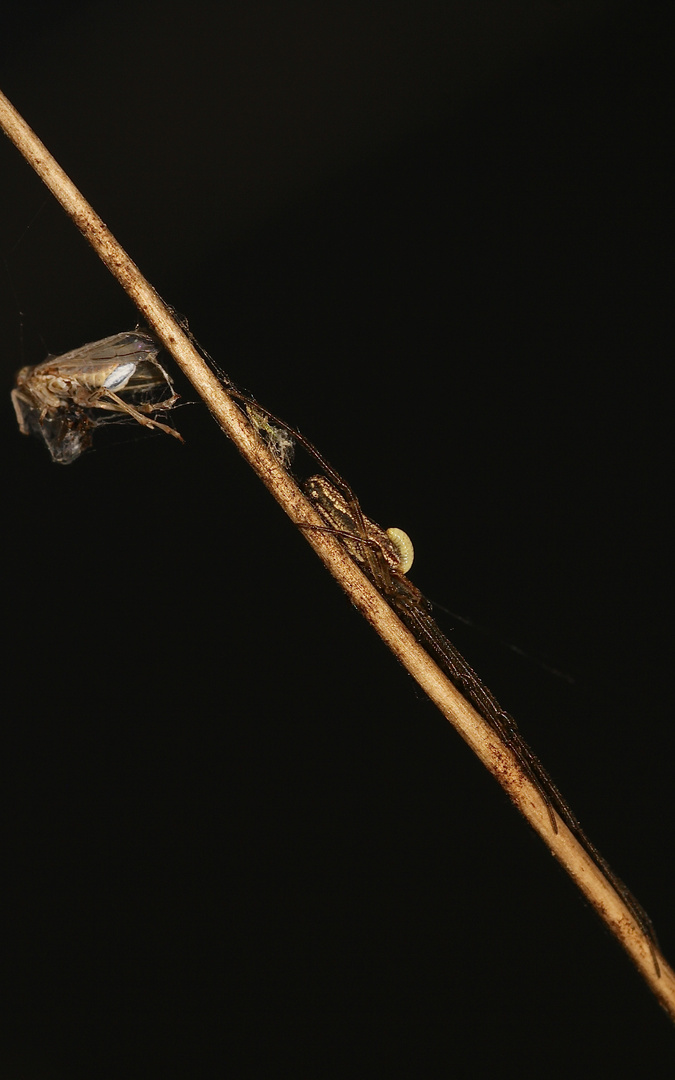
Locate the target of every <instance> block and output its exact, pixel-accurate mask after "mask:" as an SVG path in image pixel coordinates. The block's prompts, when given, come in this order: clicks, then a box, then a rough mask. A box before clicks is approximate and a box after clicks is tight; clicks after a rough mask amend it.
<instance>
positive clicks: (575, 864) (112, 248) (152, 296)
mask: <svg viewBox="0 0 675 1080" xmlns="http://www.w3.org/2000/svg"><path fill="white" fill-rule="evenodd" d="M0 124H2V127H3V129H4V131H5V132H6V134H7V135H8V136H9V138H10V139H11V140H12V141H13V142H14V144H15V145H16V146H17V147H18V149H19V150H20V151H21V153H22V154H23V155H24V157H25V158H26V160H27V161H28V162H29V163H30V164H31V165H32V166H33V168H34V169H35V171H36V172H37V173H38V175H39V176H40V177H41V178H42V180H43V181H44V183H45V184H46V185H47V187H48V188H49V189H50V191H51V192H52V193H53V194H54V196H55V197H56V198H57V199H58V201H59V202H60V203H61V205H62V206H63V208H64V209H65V210H66V212H67V213H68V214H69V215H70V217H71V218H72V219H73V221H74V222H75V224H76V225H77V227H78V228H79V229H80V231H81V232H82V233H83V234H84V236H85V237H86V239H87V240H88V241H89V243H90V244H91V245H92V247H93V248H94V250H95V251H96V252H97V254H98V255H99V256H100V258H101V259H102V260H103V262H104V263H105V265H106V266H107V267H108V269H109V270H110V271H111V273H112V274H114V276H115V277H116V278H117V280H118V281H119V282H120V284H121V285H122V287H123V288H124V289H125V291H126V292H127V293H128V295H129V296H130V297H131V299H132V300H133V302H134V303H135V304H136V306H137V307H138V309H139V311H140V312H141V313H142V315H143V317H144V319H145V320H146V321H147V323H148V325H149V326H151V327H152V329H153V331H154V332H155V334H156V335H157V337H158V338H159V339H160V340H161V342H162V344H163V345H164V347H165V348H166V349H167V351H168V352H169V353H171V355H172V356H173V357H174V359H175V361H176V363H177V364H178V365H179V367H180V368H181V369H182V371H183V372H184V373H185V375H186V376H187V377H188V379H189V380H190V382H191V383H192V385H193V386H194V387H195V389H196V390H197V392H198V393H199V394H200V396H201V397H202V398H203V399H204V401H205V402H206V404H207V405H208V407H209V409H210V410H211V412H212V413H213V415H214V416H215V418H216V419H217V421H218V423H219V424H220V426H221V428H222V429H223V431H224V432H225V433H226V434H227V435H228V436H229V437H230V438H231V439H232V441H233V442H234V443H235V445H236V446H237V449H238V450H239V451H240V453H241V454H242V455H243V456H244V457H245V458H246V460H247V461H248V463H249V464H250V465H251V467H252V468H253V469H254V470H255V472H256V473H257V474H258V476H259V477H260V479H261V480H262V481H263V483H264V484H265V485H266V487H267V488H268V489H269V490H270V491H271V493H272V494H273V496H274V498H275V499H276V500H277V502H278V503H279V504H280V505H281V506H282V507H283V509H284V510H285V511H286V513H287V514H288V516H289V517H290V518H291V520H292V521H294V522H295V523H296V524H297V525H299V526H300V527H302V526H303V525H314V526H317V525H319V526H321V525H323V522H322V520H321V518H319V517H318V515H317V513H316V511H315V510H314V508H313V507H312V505H311V504H310V503H309V502H308V501H307V499H306V498H305V496H304V495H303V493H302V491H301V490H300V489H299V488H298V487H297V485H296V484H295V483H294V482H293V480H292V479H291V478H290V477H289V476H288V475H287V473H286V472H285V471H284V470H283V469H282V468H281V466H280V465H279V463H278V462H277V461H276V459H275V458H274V457H273V456H272V454H271V453H270V452H269V450H268V449H267V447H266V446H265V445H264V443H263V442H262V441H261V439H260V438H259V437H258V435H257V434H256V432H255V431H254V430H253V428H252V427H251V425H250V424H249V423H248V421H247V420H246V418H245V417H244V415H243V414H242V412H241V410H240V409H239V408H237V406H236V405H235V403H234V402H233V400H232V399H231V398H230V397H229V396H228V394H227V392H226V391H225V389H224V388H223V386H222V385H221V383H220V382H219V381H218V379H216V378H215V376H214V375H213V373H212V372H211V371H210V369H209V368H208V366H207V365H206V364H205V362H204V360H203V359H202V357H201V356H200V355H199V353H198V352H197V351H196V349H195V348H194V346H193V345H192V343H191V342H190V341H189V339H188V338H187V337H186V335H185V333H184V332H183V330H182V329H181V327H180V326H179V325H178V323H177V322H176V320H175V318H174V317H173V315H172V313H171V312H170V311H169V310H168V308H167V307H166V305H165V304H164V302H163V301H162V299H161V298H160V296H159V295H158V294H157V293H156V292H155V290H154V289H153V288H152V286H151V285H150V284H149V282H148V281H146V279H145V278H144V277H143V275H142V274H141V272H140V270H139V269H138V267H137V266H136V265H135V264H134V263H133V262H132V260H131V259H130V258H129V256H128V255H127V254H126V252H125V251H124V250H123V249H122V248H121V247H120V245H119V244H118V243H117V241H116V240H115V238H114V237H113V235H112V234H111V232H110V231H109V229H108V228H107V227H106V225H105V224H104V223H103V221H101V219H100V217H99V216H98V215H97V214H96V213H95V212H94V210H93V209H92V207H91V206H90V205H89V203H87V201H86V200H85V199H84V198H83V196H82V195H81V194H80V192H79V191H78V190H77V188H76V187H75V185H74V184H73V183H72V181H71V180H70V179H69V178H68V176H67V175H66V173H65V172H64V171H63V169H61V168H60V166H59V165H58V164H57V162H56V161H55V160H54V158H53V157H52V156H51V154H50V153H49V152H48V151H47V149H46V147H45V146H43V144H42V143H41V142H40V140H39V139H38V138H37V136H36V135H35V134H34V132H33V131H32V130H31V129H30V128H29V127H28V125H27V124H26V123H25V121H24V120H23V119H22V117H21V116H20V115H19V114H18V113H17V112H16V110H15V109H14V108H13V106H12V105H11V104H10V102H9V101H8V100H7V99H6V98H5V97H4V95H2V93H0ZM303 535H304V536H305V538H306V540H307V541H308V543H310V544H311V546H312V547H313V548H314V550H315V551H316V552H317V554H318V555H319V557H320V558H321V559H322V560H323V562H324V563H325V564H326V566H327V567H328V569H329V570H330V572H331V573H332V574H333V576H334V577H335V578H336V580H337V581H338V582H339V584H340V585H341V586H342V588H343V589H344V591H345V592H346V593H347V595H348V596H349V598H350V599H351V601H352V602H353V603H354V605H355V606H356V607H357V608H358V609H359V610H360V611H361V613H362V614H363V615H364V617H365V618H366V619H367V620H368V622H369V623H370V624H371V626H373V627H374V629H375V630H376V631H377V633H378V634H379V635H380V637H381V638H382V639H383V641H385V642H386V644H387V645H388V646H389V648H390V649H391V650H392V652H393V653H394V655H395V656H396V657H397V658H398V659H399V660H400V661H401V663H402V664H403V665H404V667H405V668H407V670H408V671H409V672H410V674H411V675H412V676H413V678H414V679H416V680H417V682H418V683H419V685H420V686H421V687H422V689H423V690H424V691H425V692H426V693H427V694H428V696H429V697H430V698H431V700H432V701H433V702H434V703H435V704H436V705H437V706H438V708H439V709H440V710H441V712H442V713H443V715H444V716H445V717H447V719H448V720H449V721H450V722H451V723H452V724H453V725H454V727H455V728H456V729H457V731H458V732H459V734H460V735H461V736H462V738H463V739H464V740H465V741H466V742H467V743H468V744H469V746H470V747H471V748H472V749H473V750H474V752H475V753H476V754H477V755H478V757H479V758H480V759H481V761H482V762H483V764H484V765H485V766H486V768H487V769H489V771H490V772H491V773H492V774H493V776H494V777H495V778H496V779H497V780H498V781H499V783H500V784H501V785H502V787H503V788H504V789H505V790H506V792H507V794H508V795H509V797H510V799H511V800H512V801H513V802H514V803H515V805H516V806H517V807H518V809H519V810H520V811H521V813H522V814H523V815H524V816H525V817H526V818H527V820H528V821H529V822H530V824H531V825H532V827H533V828H534V829H535V830H536V831H537V832H538V833H539V835H540V836H541V838H542V840H543V841H544V843H545V844H546V845H547V846H548V847H549V848H550V850H551V851H552V853H553V854H554V855H555V857H556V858H557V859H558V861H559V862H560V863H561V864H562V866H564V867H565V869H566V870H567V872H568V873H569V874H570V876H571V877H572V878H573V880H574V881H575V882H576V884H577V885H578V886H579V888H580V889H581V891H582V892H583V893H584V895H585V896H586V897H587V899H588V900H589V901H590V903H591V904H592V905H593V907H594V908H595V909H596V911H597V912H598V914H599V915H600V917H601V918H602V919H603V920H604V921H605V922H606V924H607V925H608V927H609V928H610V930H611V931H612V933H613V934H615V935H616V937H617V938H618V939H619V941H620V942H621V944H622V945H623V947H624V948H625V949H626V951H627V952H628V954H629V955H630V956H631V958H632V960H633V962H634V963H635V964H636V966H637V967H638V969H639V970H640V972H641V973H642V975H643V976H644V978H645V979H646V981H647V982H648V983H649V985H650V987H651V989H652V990H653V992H654V994H655V995H656V996H657V998H658V999H659V1001H660V1002H661V1004H662V1005H663V1007H664V1008H665V1009H666V1011H667V1012H668V1013H669V1015H670V1016H671V1018H672V1019H673V1020H675V973H673V971H672V969H671V968H670V967H669V966H668V964H667V963H666V961H665V960H664V959H663V958H662V956H661V955H660V954H659V957H658V959H659V965H660V969H661V971H660V976H658V975H657V973H656V971H655V966H654V962H653V959H652V955H651V951H650V944H649V942H648V941H647V940H646V938H645V936H644V935H643V933H642V932H641V930H640V929H639V927H638V926H637V925H636V923H635V921H634V919H633V917H632V915H631V914H630V912H629V911H628V909H627V908H626V907H625V905H624V904H623V902H622V901H621V899H620V898H619V897H618V896H617V894H616V893H615V891H614V889H613V888H612V887H611V885H610V884H609V882H608V881H607V880H606V879H605V878H604V877H603V875H602V873H601V871H600V870H599V869H598V868H597V866H596V865H595V863H593V861H592V860H591V859H590V858H589V856H588V855H587V854H586V852H585V851H584V850H583V848H582V847H581V845H580V844H579V843H578V842H577V840H576V839H575V838H574V836H573V835H572V834H571V833H570V832H569V830H568V829H567V828H566V826H565V825H564V824H563V822H562V821H558V832H557V833H554V832H553V831H552V829H551V823H550V820H549V815H548V812H547V810H546V807H545V806H544V804H543V802H542V799H541V797H540V795H539V794H538V792H537V791H536V789H535V788H534V787H533V786H532V784H531V783H530V781H529V780H528V779H527V777H526V776H525V775H524V774H523V771H522V769H521V768H520V766H519V765H518V763H517V762H516V760H515V759H514V757H513V755H512V754H511V752H510V750H509V749H508V748H507V747H506V746H505V745H504V744H503V743H502V742H501V741H500V740H499V738H498V737H497V736H496V734H495V733H494V732H493V731H492V730H491V728H490V727H489V726H488V725H487V723H485V721H484V720H483V719H482V718H481V717H480V716H479V715H478V714H477V713H476V712H475V710H474V709H473V708H472V707H471V705H469V703H468V702H467V701H466V700H465V699H464V698H463V697H462V696H461V694H460V693H459V691H458V690H456V689H455V687H454V686H453V685H452V683H451V682H450V681H449V680H448V679H447V678H446V676H445V675H444V674H443V672H442V671H441V670H440V669H439V668H438V667H437V665H436V664H435V663H434V661H433V660H432V659H431V658H430V656H429V655H428V653H427V652H426V651H425V650H424V649H423V648H422V647H421V646H420V645H419V644H418V643H417V641H416V640H415V639H414V637H413V636H412V634H411V633H410V632H409V631H408V630H407V628H406V627H405V626H404V625H403V624H402V623H401V621H400V620H399V619H398V617H397V616H396V615H395V614H394V613H393V612H392V610H391V609H390V608H389V606H388V605H387V604H386V603H385V601H384V600H383V599H382V597H381V596H380V594H379V593H378V592H377V590H376V589H375V588H374V587H373V586H372V585H371V584H370V582H369V581H368V580H367V579H366V578H365V577H364V576H363V574H362V573H361V572H360V570H359V569H358V568H357V566H356V565H355V563H354V562H353V561H352V559H351V558H350V557H349V556H348V555H347V553H346V551H345V550H344V548H343V547H342V546H341V545H340V543H339V542H338V541H337V540H336V538H335V537H333V536H331V535H329V534H327V533H326V532H324V531H319V530H317V529H304V530H303Z"/></svg>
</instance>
